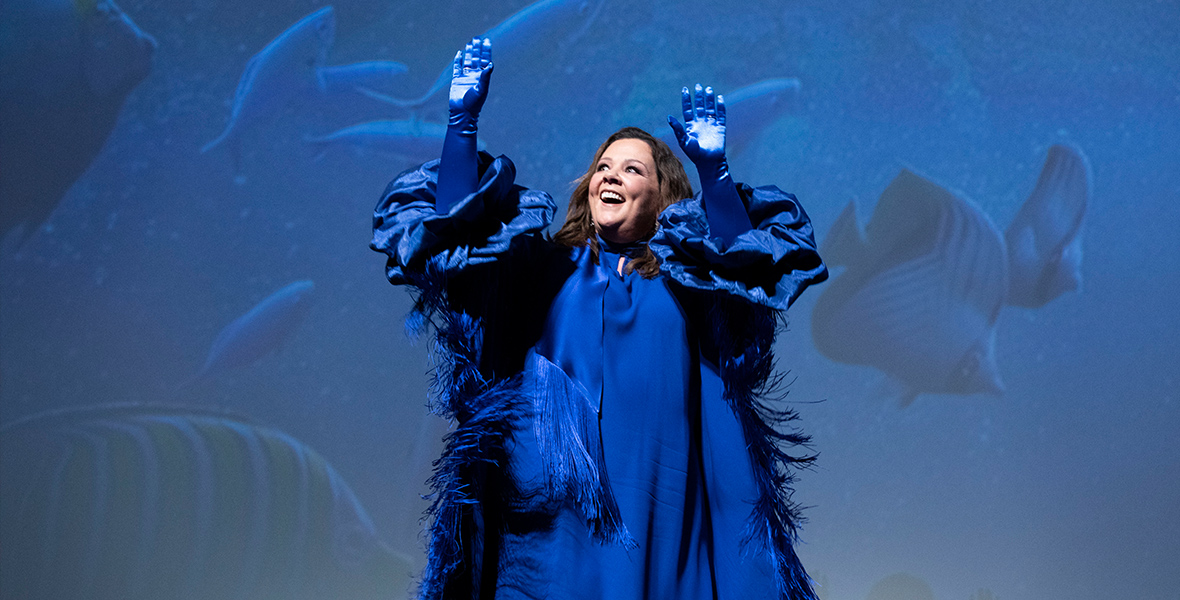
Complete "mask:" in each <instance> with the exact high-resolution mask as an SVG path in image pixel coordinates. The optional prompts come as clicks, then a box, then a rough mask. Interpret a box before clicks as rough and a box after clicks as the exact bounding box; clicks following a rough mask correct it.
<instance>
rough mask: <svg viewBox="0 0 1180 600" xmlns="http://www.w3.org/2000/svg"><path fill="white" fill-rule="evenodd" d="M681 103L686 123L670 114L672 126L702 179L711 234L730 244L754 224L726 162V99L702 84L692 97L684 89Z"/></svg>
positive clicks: (704, 203) (702, 198) (703, 199)
mask: <svg viewBox="0 0 1180 600" xmlns="http://www.w3.org/2000/svg"><path fill="white" fill-rule="evenodd" d="M680 100H681V104H682V105H683V109H684V123H685V124H684V125H681V124H680V121H677V120H676V118H675V117H673V116H671V115H669V116H668V125H670V126H671V127H672V131H673V132H674V133H675V134H676V141H677V142H678V143H679V144H680V149H681V150H684V154H685V156H688V158H689V160H691V161H692V163H693V164H694V165H696V167H697V173H699V174H700V176H701V205H702V206H703V207H704V209H705V216H706V218H707V219H708V221H709V234H710V236H712V237H720V238H721V239H722V240H723V241H724V242H725V244H726V245H728V244H729V242H732V241H733V240H734V239H735V238H737V236H738V235H739V234H741V233H744V232H746V231H749V230H750V228H751V225H750V216H749V215H748V214H746V207H745V205H744V204H742V199H741V197H740V196H738V192H737V185H736V184H735V183H734V182H733V178H731V177H730V176H729V163H728V162H726V160H725V98H724V97H723V96H720V95H717V96H714V94H713V88H711V87H707V88H704V89H703V90H702V89H701V84H699V83H698V84H697V85H696V90H695V93H693V94H691V95H690V94H689V92H688V88H684V89H682V90H681V92H680Z"/></svg>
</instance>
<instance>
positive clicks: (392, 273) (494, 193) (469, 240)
mask: <svg viewBox="0 0 1180 600" xmlns="http://www.w3.org/2000/svg"><path fill="white" fill-rule="evenodd" d="M438 163H439V161H438V160H432V161H430V162H427V163H425V164H423V165H422V166H420V167H418V168H416V169H410V170H408V171H406V172H404V173H402V174H401V175H398V176H397V178H395V179H394V180H393V181H392V182H390V184H389V186H388V187H387V188H386V189H385V193H384V194H382V196H381V201H380V202H378V203H377V208H375V209H374V210H373V240H372V242H370V244H369V247H370V248H372V249H373V250H376V251H378V252H384V253H385V254H386V255H388V256H389V260H388V261H387V262H386V266H385V276H386V277H388V278H389V281H390V282H391V283H393V284H397V285H401V284H405V283H410V282H411V281H413V279H412V278H411V277H409V274H410V273H415V272H421V271H422V270H423V269H424V268H425V266H426V263H427V261H430V262H431V263H432V265H431V266H432V267H436V268H440V269H441V270H442V271H443V272H444V273H447V274H454V273H457V272H459V271H462V270H463V269H464V268H466V267H469V266H472V265H478V264H482V263H487V262H491V261H493V260H496V258H497V257H499V256H501V255H503V254H504V253H506V252H508V250H509V247H510V246H511V243H512V240H513V239H514V238H517V237H518V236H521V235H525V234H530V233H536V232H540V231H542V230H544V229H545V228H546V227H548V226H549V223H550V222H551V221H552V220H553V213H554V212H555V209H556V206H555V205H554V203H553V198H551V197H550V196H549V194H546V193H544V192H538V191H534V190H529V189H527V188H524V187H521V186H519V185H516V184H515V180H516V166H515V165H513V164H512V161H511V160H509V159H508V158H507V157H505V156H499V157H497V158H494V159H493V158H492V156H491V155H490V154H487V153H486V152H480V153H479V172H480V181H479V187H478V188H477V189H476V190H475V192H474V193H473V194H471V195H470V196H467V197H465V198H463V199H461V200H459V201H458V202H456V203H455V204H454V205H453V206H451V207H450V210H449V211H447V212H446V213H445V214H440V213H438V212H436V211H435V208H434V199H435V196H434V194H435V189H436V187H437V184H438Z"/></svg>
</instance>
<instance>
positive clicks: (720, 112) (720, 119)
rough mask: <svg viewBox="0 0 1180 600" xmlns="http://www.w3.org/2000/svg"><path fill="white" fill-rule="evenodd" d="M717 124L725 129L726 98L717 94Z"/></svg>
mask: <svg viewBox="0 0 1180 600" xmlns="http://www.w3.org/2000/svg"><path fill="white" fill-rule="evenodd" d="M717 124H718V125H720V126H722V127H725V96H722V95H721V94H717Z"/></svg>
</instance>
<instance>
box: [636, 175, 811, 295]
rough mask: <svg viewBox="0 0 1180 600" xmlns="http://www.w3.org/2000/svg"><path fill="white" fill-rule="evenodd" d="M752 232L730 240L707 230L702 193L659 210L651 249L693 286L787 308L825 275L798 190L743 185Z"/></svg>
mask: <svg viewBox="0 0 1180 600" xmlns="http://www.w3.org/2000/svg"><path fill="white" fill-rule="evenodd" d="M738 194H739V195H740V196H741V199H742V203H743V204H744V205H745V207H746V213H747V214H748V215H749V216H750V224H751V225H752V227H751V229H749V230H748V231H746V232H744V233H741V234H739V235H738V236H737V237H736V238H735V239H733V240H732V241H730V243H728V244H725V243H724V242H722V240H721V239H720V238H714V237H711V236H710V235H709V225H708V220H707V218H706V216H705V211H704V210H703V209H702V207H701V198H700V194H697V196H696V197H694V198H692V199H689V200H683V201H681V202H677V203H676V204H673V205H672V206H669V207H668V208H666V209H665V210H664V212H663V213H661V214H660V227H659V230H658V231H657V232H656V234H655V236H654V237H653V238H652V240H651V242H650V244H649V245H650V247H651V249H652V251H653V252H654V253H655V255H656V256H657V257H658V258H659V259H660V269H661V270H662V271H663V272H664V273H666V274H667V275H668V276H669V277H671V278H672V279H673V280H674V281H676V282H677V283H680V284H681V285H684V286H686V287H689V288H693V289H698V290H705V291H717V292H723V293H727V294H730V295H733V296H737V297H740V298H743V299H745V300H749V301H750V302H754V303H756V304H760V305H763V306H766V307H769V308H774V309H786V308H787V307H789V306H790V305H791V303H792V302H794V301H795V299H796V298H798V297H799V294H800V293H802V292H803V290H804V289H806V288H807V286H809V285H811V284H813V283H819V282H821V281H823V280H825V279H827V277H828V271H827V267H825V266H824V263H823V261H822V260H821V259H820V256H819V252H818V251H817V249H816V244H815V234H814V232H813V231H812V227H811V219H809V218H808V217H807V213H806V212H804V211H803V207H802V206H800V204H799V201H798V200H796V198H795V196H794V195H793V194H789V193H786V192H783V191H782V190H780V189H778V188H777V187H774V186H765V187H758V188H752V187H750V186H748V185H745V184H738Z"/></svg>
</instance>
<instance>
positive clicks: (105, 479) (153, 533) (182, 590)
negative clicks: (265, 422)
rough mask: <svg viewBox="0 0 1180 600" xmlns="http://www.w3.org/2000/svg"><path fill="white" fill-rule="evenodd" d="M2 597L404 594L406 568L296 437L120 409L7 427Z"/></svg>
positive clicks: (199, 414) (298, 598)
mask: <svg viewBox="0 0 1180 600" xmlns="http://www.w3.org/2000/svg"><path fill="white" fill-rule="evenodd" d="M0 460H2V461H3V463H2V466H3V473H4V485H3V487H0V538H2V539H3V540H4V547H3V550H2V551H0V581H2V582H3V584H2V585H0V598H3V599H4V600H17V599H20V600H40V599H44V600H72V599H87V600H107V599H109V600H140V599H143V600H148V599H151V600H159V599H163V598H168V599H170V600H189V599H192V600H198V599H200V600H205V599H214V598H215V599H227V598H243V599H250V600H260V599H275V600H278V599H283V600H303V599H307V600H312V599H326V598H333V599H341V600H346V599H353V598H356V599H360V598H366V599H367V598H395V597H405V594H406V591H407V588H408V585H409V583H410V574H409V572H410V566H409V564H408V562H407V561H406V560H405V559H404V558H403V557H401V556H399V555H397V554H395V553H393V552H392V551H391V550H390V549H389V548H388V547H387V546H386V545H385V544H384V543H383V542H382V541H381V540H380V539H379V538H378V536H377V534H376V532H375V530H374V527H373V523H372V522H371V520H370V518H369V516H368V515H367V514H366V512H365V510H364V508H363V507H362V506H361V504H360V502H359V501H358V500H357V498H356V495H355V494H354V493H353V491H352V490H351V489H350V488H349V486H348V485H347V484H346V483H345V482H344V480H343V479H341V477H340V474H339V473H338V472H337V471H336V470H335V469H334V468H332V466H331V465H329V464H328V463H327V462H326V461H325V460H324V458H323V457H322V456H320V455H319V454H318V453H317V452H316V451H315V450H313V449H311V448H309V447H308V446H306V445H305V444H302V443H300V442H299V441H298V440H296V439H295V438H293V437H291V436H289V435H287V434H285V433H283V432H281V431H278V430H276V429H271V428H268V427H263V426H259V425H254V424H250V423H248V422H246V421H244V420H242V419H240V418H236V417H231V416H227V415H225V414H221V413H215V412H209V411H198V410H191V409H185V410H181V409H176V408H164V407H146V406H137V405H112V406H100V407H91V408H75V409H67V410H62V411H56V412H51V413H45V414H41V415H37V416H33V417H29V418H25V419H22V420H19V421H16V422H13V423H10V424H8V425H5V426H4V427H3V428H0Z"/></svg>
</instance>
